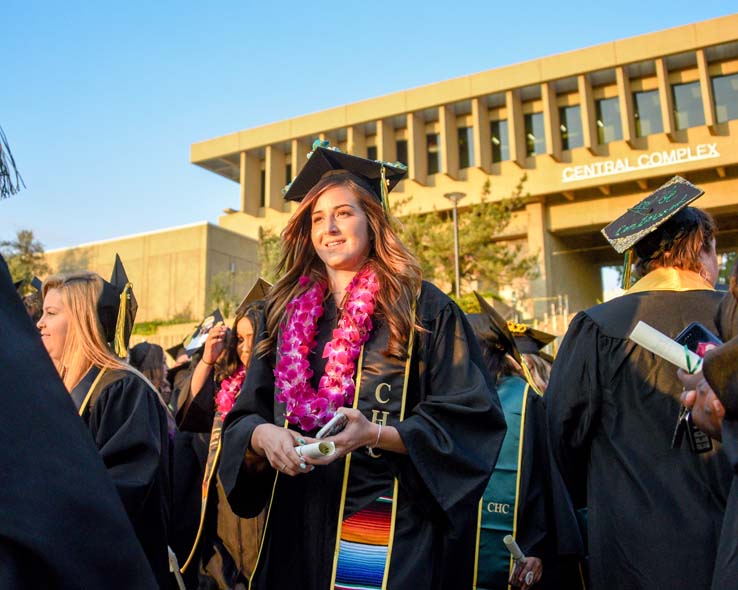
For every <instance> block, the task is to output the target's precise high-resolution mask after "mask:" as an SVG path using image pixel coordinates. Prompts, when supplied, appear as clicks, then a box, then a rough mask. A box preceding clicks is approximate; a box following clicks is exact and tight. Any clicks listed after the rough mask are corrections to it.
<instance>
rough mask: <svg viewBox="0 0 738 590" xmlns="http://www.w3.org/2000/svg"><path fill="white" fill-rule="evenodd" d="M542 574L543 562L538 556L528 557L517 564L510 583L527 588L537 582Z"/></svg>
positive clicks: (523, 589)
mask: <svg viewBox="0 0 738 590" xmlns="http://www.w3.org/2000/svg"><path fill="white" fill-rule="evenodd" d="M529 574H530V575H529ZM542 575H543V562H542V561H541V560H540V559H539V558H538V557H526V558H525V559H524V560H523V561H522V563H519V564H518V565H516V566H515V569H514V570H513V575H512V576H511V577H510V583H511V584H515V585H517V586H520V588H521V589H522V590H527V589H528V588H530V587H531V586H533V585H535V584H537V583H538V582H539V580H540V579H541V576H542ZM526 579H527V581H526ZM528 582H530V583H528Z"/></svg>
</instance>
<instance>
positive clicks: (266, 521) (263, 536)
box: [249, 418, 289, 590]
mask: <svg viewBox="0 0 738 590" xmlns="http://www.w3.org/2000/svg"><path fill="white" fill-rule="evenodd" d="M288 425H289V423H288V422H287V419H286V418H285V420H284V426H283V428H287V427H288ZM252 436H253V433H252ZM274 471H275V474H274V483H273V484H272V495H271V496H270V498H269V508H267V513H266V518H265V519H264V528H263V529H262V531H261V539H259V552H258V553H257V554H256V561H255V562H254V569H253V570H251V575H250V576H249V590H251V589H252V584H253V583H254V578H255V577H256V570H257V569H258V567H259V561H260V560H261V552H262V550H263V549H264V539H266V534H267V527H268V526H269V517H270V516H271V514H272V504H273V503H274V492H275V491H276V490H277V480H278V479H279V473H280V472H279V471H277V470H276V469H275V470H274Z"/></svg>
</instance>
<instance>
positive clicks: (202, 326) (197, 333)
mask: <svg viewBox="0 0 738 590" xmlns="http://www.w3.org/2000/svg"><path fill="white" fill-rule="evenodd" d="M222 323H223V314H222V313H221V312H220V310H219V309H217V308H216V309H214V310H213V311H212V312H210V313H209V314H208V315H207V316H205V319H204V320H203V321H201V322H200V323H199V324H198V325H197V327H196V328H195V330H194V331H193V332H192V335H191V336H190V337H189V338H186V339H185V342H184V349H185V352H187V354H188V355H189V356H192V355H193V354H194V353H195V352H197V350H199V349H200V348H202V346H204V345H205V341H206V340H207V339H208V334H209V333H210V330H212V329H213V328H214V327H215V326H217V325H218V324H222Z"/></svg>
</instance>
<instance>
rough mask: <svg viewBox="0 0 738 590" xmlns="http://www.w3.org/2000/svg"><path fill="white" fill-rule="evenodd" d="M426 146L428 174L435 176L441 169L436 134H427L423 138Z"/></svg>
mask: <svg viewBox="0 0 738 590" xmlns="http://www.w3.org/2000/svg"><path fill="white" fill-rule="evenodd" d="M425 142H426V145H427V146H428V174H437V173H438V171H439V170H440V169H441V152H440V150H441V142H440V137H439V135H438V133H428V134H426V136H425Z"/></svg>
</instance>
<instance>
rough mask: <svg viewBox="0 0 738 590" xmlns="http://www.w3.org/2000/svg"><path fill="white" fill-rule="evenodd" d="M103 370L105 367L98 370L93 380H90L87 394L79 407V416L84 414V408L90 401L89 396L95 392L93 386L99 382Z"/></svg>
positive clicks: (103, 372)
mask: <svg viewBox="0 0 738 590" xmlns="http://www.w3.org/2000/svg"><path fill="white" fill-rule="evenodd" d="M105 371H107V369H106V368H105V367H103V368H102V369H100V372H99V373H98V374H97V377H95V380H94V381H93V382H92V385H90V388H89V389H88V390H87V395H86V396H85V399H84V401H83V402H82V405H81V406H80V407H79V415H80V416H83V415H84V413H85V410H86V409H87V404H89V403H90V398H92V394H93V393H94V392H95V388H96V387H97V384H98V383H100V379H102V376H103V375H104V374H105Z"/></svg>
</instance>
